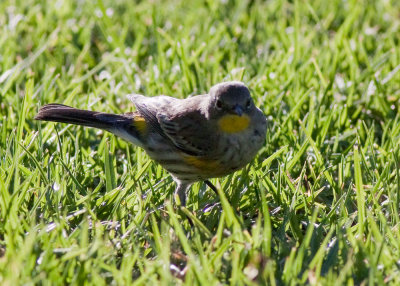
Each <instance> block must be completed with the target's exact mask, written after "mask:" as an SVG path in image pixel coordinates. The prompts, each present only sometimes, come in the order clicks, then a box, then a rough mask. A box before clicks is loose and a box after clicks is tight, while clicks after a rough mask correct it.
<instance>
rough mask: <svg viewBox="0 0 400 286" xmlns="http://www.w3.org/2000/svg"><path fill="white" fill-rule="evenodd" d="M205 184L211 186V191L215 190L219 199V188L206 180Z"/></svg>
mask: <svg viewBox="0 0 400 286" xmlns="http://www.w3.org/2000/svg"><path fill="white" fill-rule="evenodd" d="M204 183H205V184H206V185H207V186H209V187H210V189H211V190H213V192H214V193H215V194H216V195H217V197H219V195H218V191H217V188H216V187H215V186H214V185H213V183H211V182H210V181H209V180H205V181H204Z"/></svg>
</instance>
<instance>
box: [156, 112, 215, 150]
mask: <svg viewBox="0 0 400 286" xmlns="http://www.w3.org/2000/svg"><path fill="white" fill-rule="evenodd" d="M157 118H158V122H159V123H160V126H161V128H162V129H163V131H164V132H165V134H167V136H168V137H169V138H170V139H171V140H172V142H174V144H175V145H176V146H177V147H178V148H179V149H181V150H182V151H184V152H186V153H188V154H190V155H194V156H203V155H206V154H209V152H210V150H211V149H212V145H213V144H214V143H215V140H213V139H214V138H212V135H211V134H214V132H213V130H210V126H208V125H209V124H208V121H207V120H206V118H205V116H204V115H203V114H201V112H199V111H198V110H197V111H187V112H185V111H183V112H179V113H175V114H171V113H169V114H168V113H159V114H158V115H157Z"/></svg>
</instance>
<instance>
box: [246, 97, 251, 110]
mask: <svg viewBox="0 0 400 286" xmlns="http://www.w3.org/2000/svg"><path fill="white" fill-rule="evenodd" d="M250 106H251V100H250V99H249V100H247V102H246V108H250Z"/></svg>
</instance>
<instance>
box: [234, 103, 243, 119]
mask: <svg viewBox="0 0 400 286" xmlns="http://www.w3.org/2000/svg"><path fill="white" fill-rule="evenodd" d="M233 111H234V112H235V113H236V114H237V115H239V116H242V114H243V108H242V107H241V106H240V105H239V104H236V105H235V107H234V108H233Z"/></svg>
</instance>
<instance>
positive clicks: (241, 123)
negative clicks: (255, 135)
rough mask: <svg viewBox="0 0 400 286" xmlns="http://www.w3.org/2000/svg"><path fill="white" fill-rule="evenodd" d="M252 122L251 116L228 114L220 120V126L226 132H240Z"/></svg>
mask: <svg viewBox="0 0 400 286" xmlns="http://www.w3.org/2000/svg"><path fill="white" fill-rule="evenodd" d="M249 124H250V117H248V116H247V115H242V116H238V115H233V114H228V115H225V116H223V117H222V118H221V119H220V120H218V125H219V128H220V129H221V130H222V131H224V132H226V133H238V132H241V131H243V130H245V129H247V127H248V126H249Z"/></svg>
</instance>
